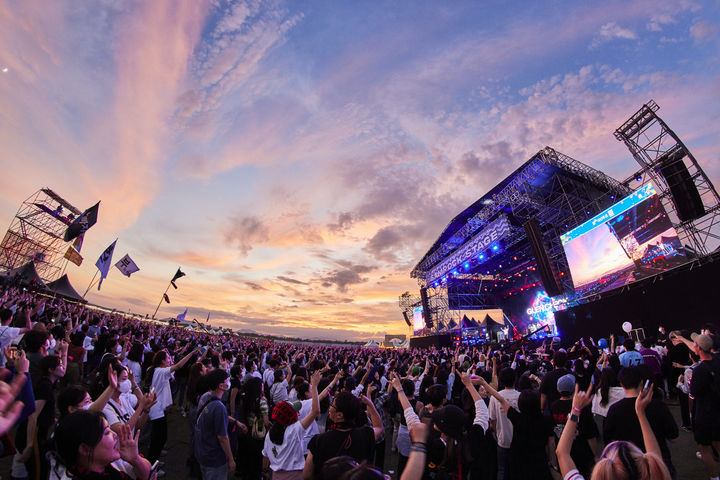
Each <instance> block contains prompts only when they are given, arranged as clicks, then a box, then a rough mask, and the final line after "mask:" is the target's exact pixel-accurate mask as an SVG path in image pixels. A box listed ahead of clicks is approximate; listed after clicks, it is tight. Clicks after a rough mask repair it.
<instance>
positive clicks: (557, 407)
mask: <svg viewBox="0 0 720 480" xmlns="http://www.w3.org/2000/svg"><path fill="white" fill-rule="evenodd" d="M575 383H576V382H575V377H574V376H573V375H572V374H567V375H563V376H562V377H560V378H559V379H558V381H557V389H558V393H559V394H560V399H559V400H556V401H555V402H553V404H552V405H550V414H551V415H552V419H553V422H554V423H555V427H554V431H555V436H556V437H557V438H556V441H559V440H560V437H561V435H562V432H563V429H564V428H565V424H566V423H567V419H568V417H569V416H571V415H576V416H577V418H578V435H576V436H575V440H574V441H573V445H572V449H571V456H572V459H573V461H574V462H575V465H577V469H578V471H580V473H581V474H582V475H584V476H586V477H587V478H590V474H591V473H592V469H593V465H594V464H595V458H596V457H599V456H600V444H599V443H598V437H599V436H600V432H599V431H598V428H597V426H596V425H595V421H594V420H593V416H592V412H591V410H590V407H589V406H586V407H585V408H583V409H582V410H578V411H576V410H573V409H572V408H573V406H572V401H573V394H574V393H575Z"/></svg>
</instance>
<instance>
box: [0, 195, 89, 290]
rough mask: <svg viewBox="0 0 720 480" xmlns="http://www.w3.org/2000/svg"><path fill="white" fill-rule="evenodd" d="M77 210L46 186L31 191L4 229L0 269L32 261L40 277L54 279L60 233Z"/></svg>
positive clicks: (59, 263)
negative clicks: (8, 225) (33, 191)
mask: <svg viewBox="0 0 720 480" xmlns="http://www.w3.org/2000/svg"><path fill="white" fill-rule="evenodd" d="M81 213H82V212H80V211H79V210H78V209H77V208H75V207H74V206H73V205H71V204H70V203H68V202H67V201H66V200H65V199H63V198H62V197H61V196H59V195H58V194H56V193H55V192H53V191H52V190H50V189H49V188H42V189H40V190H38V191H37V192H35V193H34V194H33V195H31V196H30V197H28V198H27V200H25V201H24V202H23V203H22V205H20V208H19V209H18V211H17V213H16V214H15V217H14V218H13V220H12V223H11V224H10V227H9V228H8V230H7V232H6V233H5V237H4V238H3V241H2V243H1V244H0V269H6V270H12V269H13V268H18V267H21V266H23V265H25V264H26V263H28V262H35V269H36V271H37V273H38V275H39V276H40V278H41V279H42V280H43V281H45V282H51V281H53V280H57V279H58V278H59V277H60V275H61V272H62V263H63V255H64V253H65V242H64V240H63V235H64V233H65V230H66V229H67V227H68V224H69V223H70V222H71V221H72V219H73V218H75V217H77V216H78V215H80V214H81Z"/></svg>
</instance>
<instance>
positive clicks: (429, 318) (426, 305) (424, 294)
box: [420, 287, 435, 328]
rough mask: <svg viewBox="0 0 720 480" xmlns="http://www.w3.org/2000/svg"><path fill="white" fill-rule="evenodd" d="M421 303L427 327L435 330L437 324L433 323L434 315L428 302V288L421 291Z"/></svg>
mask: <svg viewBox="0 0 720 480" xmlns="http://www.w3.org/2000/svg"><path fill="white" fill-rule="evenodd" d="M420 301H421V302H422V307H423V318H424V319H425V326H426V327H427V328H433V326H435V324H434V323H433V319H432V315H431V314H430V302H428V296H427V288H425V287H422V288H421V289H420Z"/></svg>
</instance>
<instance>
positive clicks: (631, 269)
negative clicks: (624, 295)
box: [560, 184, 690, 296]
mask: <svg viewBox="0 0 720 480" xmlns="http://www.w3.org/2000/svg"><path fill="white" fill-rule="evenodd" d="M560 241H561V242H562V244H563V247H564V248H565V255H566V256H567V260H568V264H569V266H570V273H571V275H572V279H573V283H574V284H575V292H576V294H578V295H579V296H587V295H591V294H595V293H599V292H602V291H606V290H612V289H614V288H618V287H622V286H623V285H627V284H628V283H631V282H634V281H636V280H641V279H643V278H646V277H649V276H652V275H655V274H658V273H661V272H663V271H665V270H668V269H670V268H673V267H676V266H678V265H682V264H683V263H685V262H687V261H688V260H690V258H689V256H688V254H687V252H686V251H685V250H684V249H683V248H682V245H681V243H680V239H679V238H678V235H677V232H676V231H675V229H674V228H673V226H672V224H671V222H670V219H669V218H668V216H667V213H666V212H665V209H664V208H663V206H662V204H661V203H660V199H659V197H658V195H657V192H656V191H655V188H654V187H653V185H652V184H646V185H644V186H643V187H642V188H640V189H638V190H637V191H635V192H634V193H632V194H630V195H628V196H627V197H625V198H623V199H622V200H620V201H619V202H617V203H616V204H614V205H613V206H611V207H610V208H608V209H606V210H605V211H603V212H601V213H599V214H598V215H596V216H595V217H593V218H591V219H590V220H588V221H587V222H585V223H583V224H582V225H579V226H578V227H576V228H574V229H572V230H570V231H569V232H567V233H565V234H563V235H561V236H560Z"/></svg>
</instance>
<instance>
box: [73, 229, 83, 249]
mask: <svg viewBox="0 0 720 480" xmlns="http://www.w3.org/2000/svg"><path fill="white" fill-rule="evenodd" d="M83 240H85V234H84V233H83V234H82V235H79V236H78V237H77V238H76V239H75V241H74V242H73V247H75V250H77V251H78V253H80V250H81V249H82V244H83Z"/></svg>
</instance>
